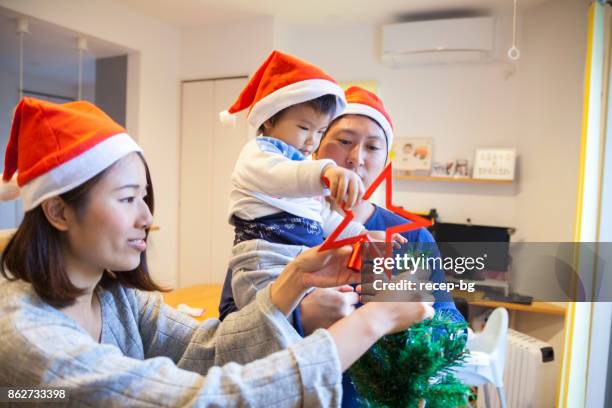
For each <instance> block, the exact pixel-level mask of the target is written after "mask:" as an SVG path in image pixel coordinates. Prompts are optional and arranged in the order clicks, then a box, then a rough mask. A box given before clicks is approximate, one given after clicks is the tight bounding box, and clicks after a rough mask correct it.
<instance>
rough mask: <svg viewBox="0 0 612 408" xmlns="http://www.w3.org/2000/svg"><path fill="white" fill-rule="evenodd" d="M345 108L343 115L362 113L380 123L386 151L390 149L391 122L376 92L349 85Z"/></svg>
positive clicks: (391, 140) (391, 136)
mask: <svg viewBox="0 0 612 408" xmlns="http://www.w3.org/2000/svg"><path fill="white" fill-rule="evenodd" d="M345 95H346V102H347V105H346V109H344V112H342V114H343V115H351V114H353V115H364V116H367V117H369V118H370V119H373V120H374V121H375V122H376V123H378V124H379V125H380V127H381V128H382V130H383V131H384V132H385V137H386V138H387V151H388V152H389V151H391V145H392V144H393V123H392V122H391V118H390V117H389V114H388V113H387V111H385V107H384V105H383V102H382V100H381V99H380V98H379V97H378V96H376V94H374V93H372V92H370V91H367V90H365V89H363V88H360V87H358V86H351V87H350V88H348V89H347V90H346V92H345Z"/></svg>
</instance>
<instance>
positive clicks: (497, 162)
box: [472, 147, 516, 180]
mask: <svg viewBox="0 0 612 408" xmlns="http://www.w3.org/2000/svg"><path fill="white" fill-rule="evenodd" d="M515 168H516V148H514V147H499V148H497V147H495V148H492V147H481V148H477V149H476V152H475V154H474V170H473V174H472V177H473V178H475V179H481V180H514V176H515Z"/></svg>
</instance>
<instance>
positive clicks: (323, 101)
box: [257, 94, 338, 134]
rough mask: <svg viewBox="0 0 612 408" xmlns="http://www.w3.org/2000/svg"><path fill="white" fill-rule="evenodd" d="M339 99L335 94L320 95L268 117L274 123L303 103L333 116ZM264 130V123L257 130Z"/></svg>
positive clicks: (318, 111)
mask: <svg viewBox="0 0 612 408" xmlns="http://www.w3.org/2000/svg"><path fill="white" fill-rule="evenodd" d="M337 101H338V100H337V98H336V96H335V95H331V94H327V95H323V96H319V97H318V98H315V99H311V100H309V101H306V102H302V103H297V104H295V105H291V106H289V107H287V108H285V109H283V110H281V111H279V112H277V113H275V114H274V115H273V116H272V117H271V118H270V119H268V121H270V124H272V125H274V124H275V123H276V122H277V121H278V120H279V119H280V118H281V116H283V114H284V113H285V112H286V111H287V109H291V108H293V107H294V106H301V105H305V106H309V107H311V108H312V109H313V110H314V111H315V112H317V113H321V114H324V115H330V116H332V117H333V116H334V115H335V113H336V108H337ZM264 131H265V129H264V125H263V124H262V125H261V126H260V127H259V129H258V130H257V133H258V134H263V133H264Z"/></svg>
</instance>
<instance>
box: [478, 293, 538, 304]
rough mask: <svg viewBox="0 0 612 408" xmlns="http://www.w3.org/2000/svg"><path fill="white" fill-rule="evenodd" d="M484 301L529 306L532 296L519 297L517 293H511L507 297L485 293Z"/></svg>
mask: <svg viewBox="0 0 612 408" xmlns="http://www.w3.org/2000/svg"><path fill="white" fill-rule="evenodd" d="M484 298H485V300H493V301H495V302H507V303H518V304H521V305H530V304H531V302H533V297H532V296H525V295H519V294H518V293H511V294H510V295H509V296H504V295H503V294H501V293H495V292H491V293H487V295H486V296H485V297H484Z"/></svg>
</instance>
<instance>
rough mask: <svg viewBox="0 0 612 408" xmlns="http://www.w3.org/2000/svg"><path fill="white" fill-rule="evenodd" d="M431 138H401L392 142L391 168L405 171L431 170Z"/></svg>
mask: <svg viewBox="0 0 612 408" xmlns="http://www.w3.org/2000/svg"><path fill="white" fill-rule="evenodd" d="M432 148H433V140H432V139H430V138H401V139H396V140H395V143H393V168H394V169H396V170H401V171H407V172H429V171H430V170H431V156H432Z"/></svg>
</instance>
